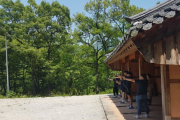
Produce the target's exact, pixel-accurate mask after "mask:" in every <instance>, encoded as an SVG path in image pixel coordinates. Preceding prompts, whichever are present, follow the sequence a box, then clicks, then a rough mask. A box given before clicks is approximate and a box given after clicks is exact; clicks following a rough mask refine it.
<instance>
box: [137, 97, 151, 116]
mask: <svg viewBox="0 0 180 120" xmlns="http://www.w3.org/2000/svg"><path fill="white" fill-rule="evenodd" d="M136 103H137V114H138V115H141V107H142V104H143V105H144V107H145V111H146V114H149V106H148V104H147V94H145V95H138V96H136Z"/></svg>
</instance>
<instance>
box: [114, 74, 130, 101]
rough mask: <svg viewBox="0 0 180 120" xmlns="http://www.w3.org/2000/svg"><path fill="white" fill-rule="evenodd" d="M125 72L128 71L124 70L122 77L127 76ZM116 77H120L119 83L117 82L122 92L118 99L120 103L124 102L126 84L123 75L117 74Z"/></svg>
mask: <svg viewBox="0 0 180 120" xmlns="http://www.w3.org/2000/svg"><path fill="white" fill-rule="evenodd" d="M127 73H128V71H124V77H127ZM116 78H120V79H121V83H119V84H121V92H122V99H120V100H121V101H120V103H122V104H125V96H126V93H125V91H126V86H125V85H126V81H125V80H123V77H122V76H121V75H118V76H117V77H116ZM117 83H118V82H117Z"/></svg>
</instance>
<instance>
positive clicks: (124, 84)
mask: <svg viewBox="0 0 180 120" xmlns="http://www.w3.org/2000/svg"><path fill="white" fill-rule="evenodd" d="M109 80H110V81H114V88H113V93H114V97H115V98H116V97H118V91H119V89H120V91H121V96H122V98H121V99H120V103H121V104H125V102H126V97H127V98H128V100H127V102H129V105H128V106H127V107H128V109H133V102H132V96H131V90H132V88H133V87H134V85H133V86H131V83H132V82H133V83H136V84H137V94H136V103H137V115H136V116H134V117H135V118H140V115H141V109H142V105H143V106H144V108H145V111H146V114H145V115H144V116H145V117H146V118H148V117H149V105H151V102H152V89H153V84H152V80H151V75H150V74H141V76H140V77H139V79H138V80H135V79H133V73H132V72H130V71H124V73H123V74H120V75H117V73H115V76H114V77H113V78H112V79H110V78H109ZM148 104H149V105H148Z"/></svg>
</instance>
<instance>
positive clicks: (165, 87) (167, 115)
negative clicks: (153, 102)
mask: <svg viewBox="0 0 180 120" xmlns="http://www.w3.org/2000/svg"><path fill="white" fill-rule="evenodd" d="M161 92H162V113H163V120H171V98H170V80H169V66H166V65H161Z"/></svg>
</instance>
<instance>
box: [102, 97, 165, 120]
mask: <svg viewBox="0 0 180 120" xmlns="http://www.w3.org/2000/svg"><path fill="white" fill-rule="evenodd" d="M100 98H101V101H102V103H103V106H104V109H105V113H106V115H107V118H108V120H135V118H133V116H135V115H136V113H137V105H136V102H135V97H134V99H133V101H134V102H133V106H134V109H128V108H127V105H129V104H128V103H126V104H120V100H119V98H113V96H112V95H107V96H105V97H104V96H100ZM149 108H150V115H149V116H150V118H148V119H147V118H145V117H144V116H143V114H145V112H142V116H141V119H144V120H162V104H161V96H158V97H153V102H152V106H149Z"/></svg>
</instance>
